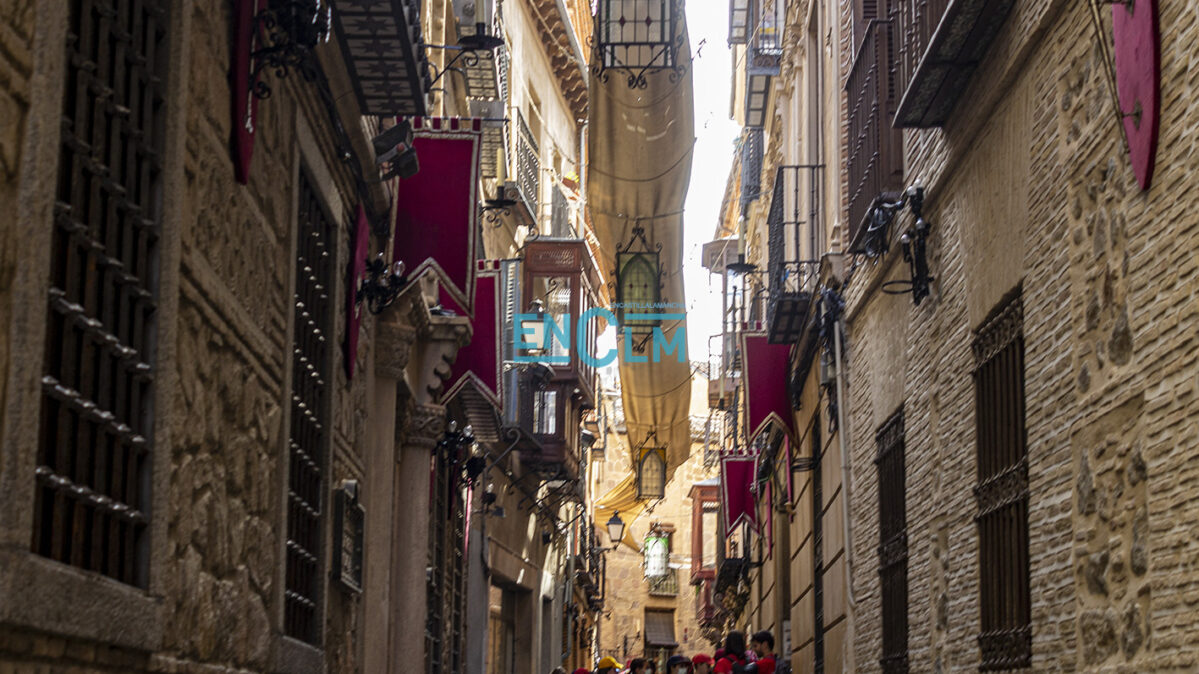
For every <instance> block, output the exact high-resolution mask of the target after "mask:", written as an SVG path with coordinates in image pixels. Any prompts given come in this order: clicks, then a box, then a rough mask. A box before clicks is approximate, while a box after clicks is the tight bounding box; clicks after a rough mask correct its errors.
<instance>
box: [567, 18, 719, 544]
mask: <svg viewBox="0 0 1199 674" xmlns="http://www.w3.org/2000/svg"><path fill="white" fill-rule="evenodd" d="M679 26H680V28H679V30H680V32H681V33H682V43H681V46H680V47H679V52H678V54H679V59H680V61H689V59H690V55H691V47H690V43H689V41H688V40H687V37H686V23H685V21H680V23H679ZM687 65H688V68H687V70H686V71H685V72H683V73H682V74H678V75H676V76H674V77H673V79H672V77H671V75H670V73H668V72H653V71H651V72H649V73H647V74H646V81H647V82H648V84H647V86H646V88H644V89H637V88H633V89H630V88H629V86H628V83H627V77H626V76H625V75H624V74H622V73H621V72H612V73H610V77H608V78H607V81H605V78H604V77H602V76H599V77H592V78H591V97H590V99H591V105H590V126H589V129H588V138H589V146H588V147H589V157H590V161H589V164H588V202H589V208H590V211H591V216H592V221H593V223H594V226H595V232H596V236H597V237H598V239H599V242H600V248H601V251H602V260H600V264H601V265H603V266H604V268H605V269H607V270H614V269H615V268H616V250H617V246H618V245H622V244H626V245H627V243H628V242H629V241H630V239H631V238H632V235H633V228H634V227H637V226H640V227H642V228H643V229H644V230H645V236H646V239H647V240H648V242H649V244H650V246H652V247H656V246H657V245H659V244H660V245H661V246H662V249H661V266H662V270H663V272H664V275H663V278H662V282H663V287H662V301H663V302H666V303H670V304H671V305H672V306H668V307H664V308H662V309H661V313H684V312H685V310H686V309H685V307H686V298H685V297H684V294H683V201H684V199H685V198H686V196H687V185H688V183H689V182H690V180H691V157H692V150H693V148H694V146H695V128H694V119H693V108H694V103H693V92H692V80H691V71H690V63H688V64H687ZM613 276H614V275H613ZM613 280H614V281H615V278H613ZM613 299H615V298H613ZM662 331H663V334H664V337H665V339H666V340H667V342H668V343H669V342H671V341H672V340H674V339H675V338H676V336H677V337H679V338H681V340H682V343H683V345H684V347H683V350H684V352H685V349H686V342H687V340H686V319H685V318H683V319H679V320H667V321H664V322H663V324H662ZM680 331H681V334H679V333H680ZM619 351H620V353H619V358H620V379H621V389H622V397H623V401H624V411H625V423H626V425H627V427H628V432H629V435H628V440H629V448H630V450H631V451H632V452H633V453H634V456H633V465H636V461H637V455H636V454H637V451H638V448H639V447H640V446H642V444H643V442H644V441H645V439H646V436H647V434H648V433H649V432H650V431H651V430H653V431H655V432H656V434H657V440H656V442H655V443H654V444H656V445H658V446H665V447H666V475H667V479H668V480H669V479H670V477H671V476H672V475H673V474H674V470H675V469H676V468H677V467H678V466H679V465H681V464H682V463H683V462H685V461H686V460H687V457H688V455H689V454H690V451H691V426H690V419H689V416H688V415H689V407H690V403H691V363H690V359H689V358H687V357H684V358H683V362H681V363H680V362H678V358H677V354H671V355H665V354H663V355H662V358H661V362H656V363H655V362H653V360H654V358H653V347H652V340H651V342H650V346H649V348H647V349H646V352H645V353H644V354H633V355H634V356H642V355H644V356H648V360H649V361H650V362H647V363H634V362H629V359H628V358H627V356H628V355H629V354H626V353H625V351H626V349H625V348H624V346H623V344H622V345H621V348H620V350H619ZM644 505H645V504H644V503H642V504H640V506H638V504H637V499H636V482H635V480H633V479H631V478H630V479H627V480H625V481H623V482H622V483H621V484H620V485H618V486H617V487H616V488H615V489H614V490H613V491H612V492H609V494H607V495H605V496H603V497H602V498H600V499H599V500H598V501H597V512H596V515H597V520H599V521H602V519H603V518H605V517H608V516H610V514H611V512H612V510H614V509H619V510H620V512H621V518H622V519H623V520H624V521H625V522H626V524H627V523H631V522H632V520H633V519H635V518H636V516H637V514H639V513H640V511H641V509H642V508H643V507H644Z"/></svg>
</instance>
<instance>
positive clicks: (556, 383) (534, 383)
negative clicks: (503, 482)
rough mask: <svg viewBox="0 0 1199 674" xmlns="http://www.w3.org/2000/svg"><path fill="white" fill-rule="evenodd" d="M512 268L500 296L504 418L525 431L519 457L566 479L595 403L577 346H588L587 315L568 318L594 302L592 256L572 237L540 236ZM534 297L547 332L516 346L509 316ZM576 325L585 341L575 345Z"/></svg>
mask: <svg viewBox="0 0 1199 674" xmlns="http://www.w3.org/2000/svg"><path fill="white" fill-rule="evenodd" d="M519 273H520V276H521V280H520V282H519V287H520V290H519V292H517V291H515V290H511V291H509V294H508V296H507V301H506V303H505V319H506V320H505V327H504V330H505V332H506V333H507V335H506V339H505V344H504V347H505V353H506V354H510V356H511V357H508V358H505V360H506V361H507V362H513V361H517V362H516V363H514V365H515V366H514V367H512V368H510V369H509V371H508V372H507V373H506V375H505V384H504V386H505V408H504V413H505V424H506V425H507V426H509V427H511V428H515V429H516V430H518V431H519V433H520V434H521V436H522V437H524V438H527V440H526V442H525V444H524V445H522V446H521V447H520V449H521V451H522V455H521V460H522V462H525V463H527V464H528V465H530V466H532V467H533V468H534V469H535V470H537V471H538V472H540V473H542V475H543V476H544V478H545V479H547V480H550V479H554V480H557V479H564V480H574V479H577V478H578V477H579V476H580V471H581V459H582V456H583V448H582V440H581V435H582V434H581V433H580V432H579V431H580V426H581V425H582V423H583V416H584V413H585V412H586V411H587V410H590V409H594V408H595V369H594V368H593V367H592V366H591V365H590V364H589V363H587V362H584V359H583V358H581V357H580V356H579V353H581V352H582V351H584V350H585V351H586V352H588V353H591V352H593V351H594V346H595V339H596V331H595V327H596V326H595V321H590V323H589V324H588V325H587V327H586V328H585V329H584V330H582V331H580V330H579V329H578V327H579V326H578V325H576V324H575V322H574V321H577V320H578V318H579V317H580V316H582V315H584V314H585V313H586V311H587V310H588V309H590V308H591V307H593V306H595V303H596V293H597V287H598V277H597V275H596V271H595V262H594V260H592V258H591V254H590V250H589V249H588V247H587V244H586V242H584V241H582V240H580V239H549V238H540V239H537V240H535V241H531V242H529V243H527V244H526V246H525V256H524V258H523V260H522V261H521V269H520V272H519ZM511 283H514V280H510V281H509V284H511ZM534 301H540V302H541V303H542V305H543V307H544V312H545V316H544V318H543V319H540V320H538V321H536V322H537V323H538V324H539V325H541V326H542V330H543V332H544V334H545V335H546V337H547V338H548V337H550V336H552V337H553V339H552V341H550V343H549V348H548V349H537V350H536V351H534V350H530V351H528V352H522V353H517V352H516V349H515V341H516V340H515V334H514V333H515V328H514V323H515V315H516V314H518V313H519V314H525V313H526V312H528V311H529V310H530V305H531V304H532V303H533V302H534ZM509 317H512V318H511V319H510V320H509ZM525 320H528V316H526V318H525ZM580 332H582V333H583V339H584V342H585V343H583V344H575V343H574V342H573V340H574V339H576V338H577V337H578V335H579V333H580ZM528 338H529V337H528V336H527V335H526V337H525V339H528ZM539 346H544V345H539Z"/></svg>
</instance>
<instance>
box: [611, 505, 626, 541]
mask: <svg viewBox="0 0 1199 674" xmlns="http://www.w3.org/2000/svg"><path fill="white" fill-rule="evenodd" d="M608 538H609V539H611V540H612V547H611V548H610V549H611V550H615V549H616V548H617V547H619V546H620V541H621V539H622V538H624V520H622V519H620V511H619V510H614V511H612V517H610V518H609V519H608Z"/></svg>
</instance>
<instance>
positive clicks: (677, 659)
mask: <svg viewBox="0 0 1199 674" xmlns="http://www.w3.org/2000/svg"><path fill="white" fill-rule="evenodd" d="M665 674H691V661H690V660H688V659H687V656H685V655H679V654H678V653H676V654H674V655H672V656H670V659H669V660H667V661H666V672H665Z"/></svg>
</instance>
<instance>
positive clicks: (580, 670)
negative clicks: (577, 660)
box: [574, 667, 591, 674]
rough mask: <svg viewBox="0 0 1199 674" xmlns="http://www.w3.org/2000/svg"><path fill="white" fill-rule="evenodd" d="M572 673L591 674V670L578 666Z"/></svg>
mask: <svg viewBox="0 0 1199 674" xmlns="http://www.w3.org/2000/svg"><path fill="white" fill-rule="evenodd" d="M574 674H591V670H590V669H587V668H586V667H579V668H578V669H576V670H575V671H574Z"/></svg>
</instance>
